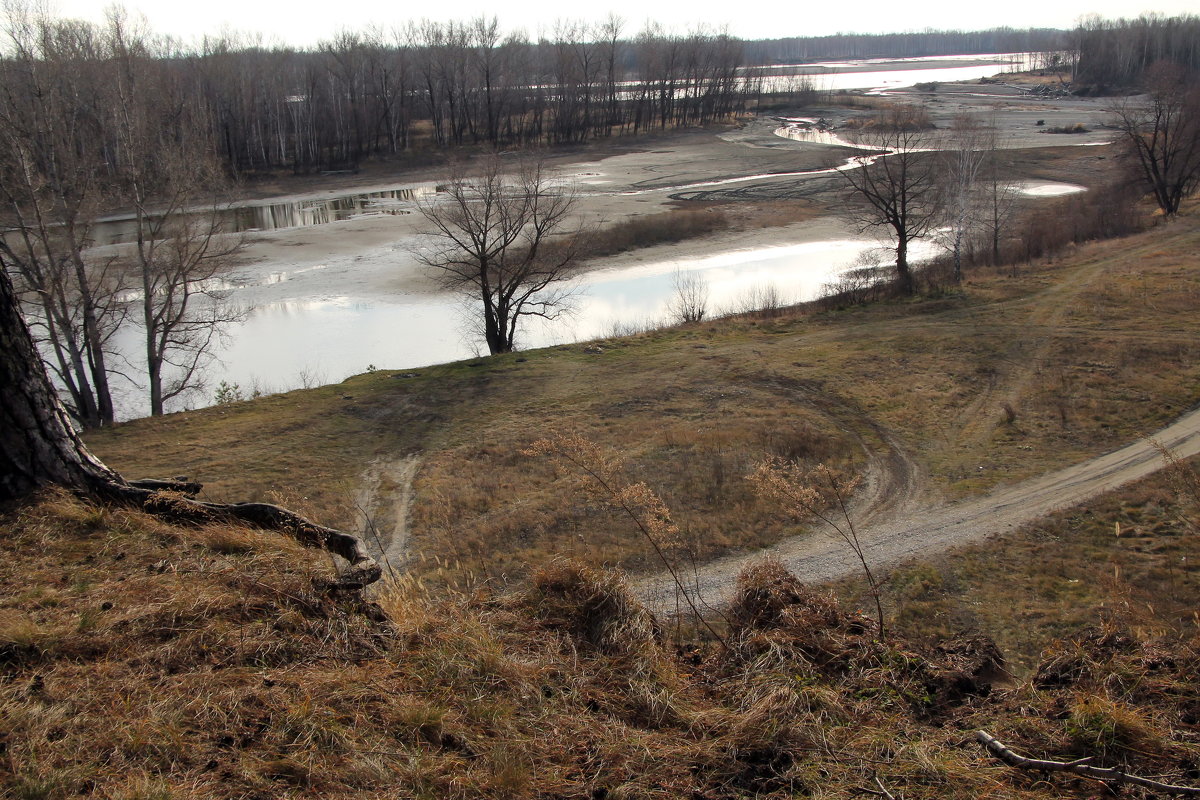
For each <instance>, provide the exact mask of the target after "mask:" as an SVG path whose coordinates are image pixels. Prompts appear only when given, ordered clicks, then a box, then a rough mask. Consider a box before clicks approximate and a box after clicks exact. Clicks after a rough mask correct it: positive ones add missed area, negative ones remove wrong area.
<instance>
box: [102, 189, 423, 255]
mask: <svg viewBox="0 0 1200 800" xmlns="http://www.w3.org/2000/svg"><path fill="white" fill-rule="evenodd" d="M433 191H434V187H433V185H432V184H430V185H418V186H406V187H402V188H396V189H385V190H381V191H376V192H358V193H351V194H345V195H338V196H335V197H324V198H307V199H296V200H281V201H277V202H265V203H247V204H245V205H238V206H233V207H231V208H227V209H224V210H222V211H220V212H218V218H219V221H220V223H221V226H222V228H223V229H224V230H225V231H227V232H231V233H244V232H249V231H273V230H277V229H280V228H304V227H309V226H313V225H325V224H328V223H330V222H340V221H342V220H347V219H359V218H362V217H377V216H397V215H401V214H411V213H412V212H413V203H414V202H415V201H416V200H418V199H419V198H421V197H423V196H426V195H428V194H431V193H432V192H433ZM196 216H197V217H201V216H202V215H201V214H197V215H196ZM203 216H205V217H206V216H207V214H205V215H203ZM92 237H93V241H94V242H95V244H97V245H110V244H126V243H129V242H134V241H137V222H136V220H134V219H133V218H130V217H109V218H106V219H102V220H99V221H98V222H96V223H95V224H94V225H93V226H92Z"/></svg>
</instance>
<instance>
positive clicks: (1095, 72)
mask: <svg viewBox="0 0 1200 800" xmlns="http://www.w3.org/2000/svg"><path fill="white" fill-rule="evenodd" d="M1073 39H1074V41H1073V42H1072V43H1071V49H1072V55H1073V56H1074V58H1075V59H1076V65H1075V82H1076V83H1077V84H1082V85H1086V86H1089V87H1092V88H1093V89H1097V90H1100V91H1108V90H1115V89H1120V88H1125V87H1132V86H1136V85H1138V84H1139V83H1141V82H1142V78H1143V75H1144V74H1145V73H1146V71H1147V70H1148V69H1149V68H1150V67H1151V66H1153V65H1155V64H1157V63H1159V62H1171V63H1174V64H1176V65H1178V66H1179V67H1182V68H1183V69H1185V70H1189V71H1193V72H1194V71H1196V70H1200V17H1198V16H1195V15H1191V14H1185V15H1181V16H1176V17H1167V16H1164V15H1162V14H1144V15H1142V16H1140V17H1138V18H1137V19H1117V20H1106V19H1101V18H1099V17H1092V18H1089V19H1087V20H1085V21H1084V22H1083V23H1082V24H1080V26H1079V27H1078V28H1077V29H1076V31H1075V33H1074V35H1073Z"/></svg>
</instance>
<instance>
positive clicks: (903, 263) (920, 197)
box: [842, 117, 940, 293]
mask: <svg viewBox="0 0 1200 800" xmlns="http://www.w3.org/2000/svg"><path fill="white" fill-rule="evenodd" d="M860 141H862V142H863V143H865V144H870V145H871V146H872V147H875V148H878V149H879V150H880V151H881V152H882V153H883V154H882V155H879V156H869V157H865V158H863V159H861V160H860V162H859V165H858V166H857V167H855V168H853V169H848V170H844V171H843V172H842V175H844V176H845V178H846V182H847V183H848V184H849V199H850V203H848V214H849V216H850V218H851V220H852V221H854V222H855V223H856V224H857V225H858V227H859V229H860V230H861V231H864V232H866V231H883V232H885V233H886V234H887V235H888V236H889V237H890V239H891V240H892V242H893V245H892V246H893V248H894V251H895V253H896V282H897V284H898V285H899V287H900V289H901V291H903V292H905V293H912V292H913V290H914V288H915V287H914V283H913V277H912V270H911V268H910V266H909V262H908V250H909V245H910V244H911V243H912V242H914V241H916V240H918V239H923V238H925V237H927V236H928V235H929V234H930V232H931V231H932V230H933V228H934V226H935V224H936V223H937V220H938V214H939V211H940V202H939V193H938V181H937V159H936V158H934V157H932V156H931V154H930V153H928V152H927V151H928V149H929V135H928V134H926V133H925V132H923V131H920V130H914V129H912V128H910V127H909V126H908V125H907V124H902V122H901V120H900V119H899V117H897V119H896V120H889V119H887V118H885V119H884V120H882V124H881V125H879V126H878V127H876V128H874V129H872V130H871V131H869V132H868V133H866V134H864V135H863V136H861V137H860Z"/></svg>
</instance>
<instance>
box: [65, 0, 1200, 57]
mask: <svg viewBox="0 0 1200 800" xmlns="http://www.w3.org/2000/svg"><path fill="white" fill-rule="evenodd" d="M110 4H111V0H50V6H51V8H56V9H57V11H58V12H59V14H60V15H61V16H67V17H76V18H81V19H89V20H94V21H100V20H101V19H103V15H104V9H105V8H107V7H108V6H109V5H110ZM122 5H123V6H124V7H125V8H126V9H127V10H128V11H131V12H140V13H141V14H143V15H144V16H145V17H146V18H147V20H148V21H149V23H150V27H151V29H152V30H154V31H155V32H157V33H167V34H172V35H174V36H177V37H180V38H183V39H185V40H189V39H198V38H200V37H201V36H203V35H206V34H218V33H221V32H223V31H226V30H233V31H238V32H243V33H259V34H262V36H263V42H264V44H271V43H274V42H279V43H283V44H290V45H296V46H303V45H311V44H315V43H316V42H319V41H321V40H324V39H329V38H331V37H332V36H333V35H334V34H336V33H337V32H339V31H341V30H345V29H349V30H364V29H366V28H367V27H368V26H372V25H379V26H382V27H383V28H385V29H388V28H391V27H393V26H397V25H402V24H404V23H405V22H407V21H408V20H415V19H420V18H422V17H426V18H429V19H434V20H437V21H447V20H452V19H454V20H466V19H472V18H475V17H479V16H492V15H494V16H496V17H497V18H498V19H499V20H500V24H501V26H502V27H503V28H504V29H505V30H508V31H511V30H514V29H517V28H521V29H524V30H525V31H526V33H528V34H529V35H531V36H535V35H537V33H538V32H539V31H545V32H547V33H549V32H550V31H552V30H553V27H554V24H555V22H556V21H558V20H563V19H568V20H585V21H599V20H602V19H604V18H606V17H607V16H608V14H609V13H615V14H617V15H618V16H619V17H620V18H621V19H622V20H624V23H625V27H624V30H625V31H626V32H628V33H630V34H633V33H636V32H637V31H638V30H640V29H641V28H642V27H643V26H644V24H645V23H646V22H647V21H648V20H652V21H655V22H658V23H661V24H662V25H664V26H665V27H667V28H669V29H673V30H677V31H685V30H688V29H690V28H694V27H696V26H697V25H698V24H703V25H705V26H707V27H709V28H714V27H716V28H720V27H725V28H727V29H728V31H729V32H730V33H731V34H733V35H735V36H739V37H742V38H746V39H761V38H777V37H783V36H819V35H824V34H830V33H839V32H851V31H853V32H866V33H883V32H894V31H915V30H924V29H926V28H935V29H968V30H974V29H981V28H991V27H996V26H1001V25H1004V26H1009V27H1013V28H1027V27H1057V28H1066V27H1071V26H1073V25H1074V24H1075V23H1076V22H1077V21H1078V20H1079V19H1080V18H1081V17H1084V16H1085V15H1088V14H1099V15H1100V16H1103V17H1122V16H1123V17H1133V16H1137V15H1139V14H1141V13H1143V12H1147V11H1151V12H1160V13H1164V14H1168V15H1175V14H1184V13H1195V0H1159V2H1141V1H1140V0H1091V2H1082V3H1074V2H1062V0H1054V2H1050V3H1047V2H1045V0H1007V1H1006V2H1003V3H989V2H962V0H953V1H948V0H933V1H932V2H917V3H910V4H907V5H906V6H902V5H901V4H899V3H896V2H894V0H893V1H891V2H884V1H883V0H856V2H854V3H846V4H842V3H835V2H813V0H790V1H785V2H770V0H768V2H761V0H760V2H758V3H756V4H755V5H754V6H752V7H749V8H750V10H751V11H752V13H745V11H746V9H747V7H746V6H745V5H743V4H741V3H738V2H730V0H608V2H607V4H605V5H602V6H601V5H596V6H594V7H593V6H591V5H584V4H573V3H568V2H562V0H525V1H524V2H504V0H501V1H500V2H486V1H485V0H440V2H437V3H428V4H426V3H422V4H419V5H418V4H415V3H411V4H410V3H404V2H397V0H343V2H330V1H329V0H319V1H318V0H288V2H283V1H282V0H251V1H250V2H247V0H126V1H125V2H124V3H123V4H122Z"/></svg>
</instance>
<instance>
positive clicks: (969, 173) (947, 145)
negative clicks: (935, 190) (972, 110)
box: [937, 115, 988, 283]
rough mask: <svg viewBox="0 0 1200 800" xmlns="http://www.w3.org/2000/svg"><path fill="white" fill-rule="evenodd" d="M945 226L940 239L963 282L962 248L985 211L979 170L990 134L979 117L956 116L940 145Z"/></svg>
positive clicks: (940, 171)
mask: <svg viewBox="0 0 1200 800" xmlns="http://www.w3.org/2000/svg"><path fill="white" fill-rule="evenodd" d="M941 147H942V149H941V160H942V166H941V169H940V170H939V176H940V178H941V184H942V210H943V215H944V216H943V222H944V224H943V227H941V228H939V229H938V234H937V238H938V240H939V242H940V243H941V244H942V246H943V247H945V248H946V250H947V251H948V252H949V253H950V256H951V259H952V260H953V262H954V282H955V283H960V282H961V281H962V262H963V251H964V249H965V248H966V247H967V245H968V244H969V238H970V236H971V234H972V232H973V231H974V230H975V229H976V228H977V222H978V218H979V216H980V214H981V212H982V211H983V208H982V202H981V201H983V200H984V199H985V198H984V197H982V196H981V192H980V191H979V190H980V188H981V187H980V181H979V178H980V177H981V175H980V173H981V171H982V170H983V166H984V164H985V163H986V161H987V156H988V152H987V135H986V131H985V130H984V128H983V126H982V125H981V124H980V122H979V120H978V119H976V118H975V117H973V116H970V115H959V116H957V117H955V119H954V123H953V125H952V127H951V128H950V130H949V131H948V132H947V134H946V135H945V137H943V140H942V145H941Z"/></svg>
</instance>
